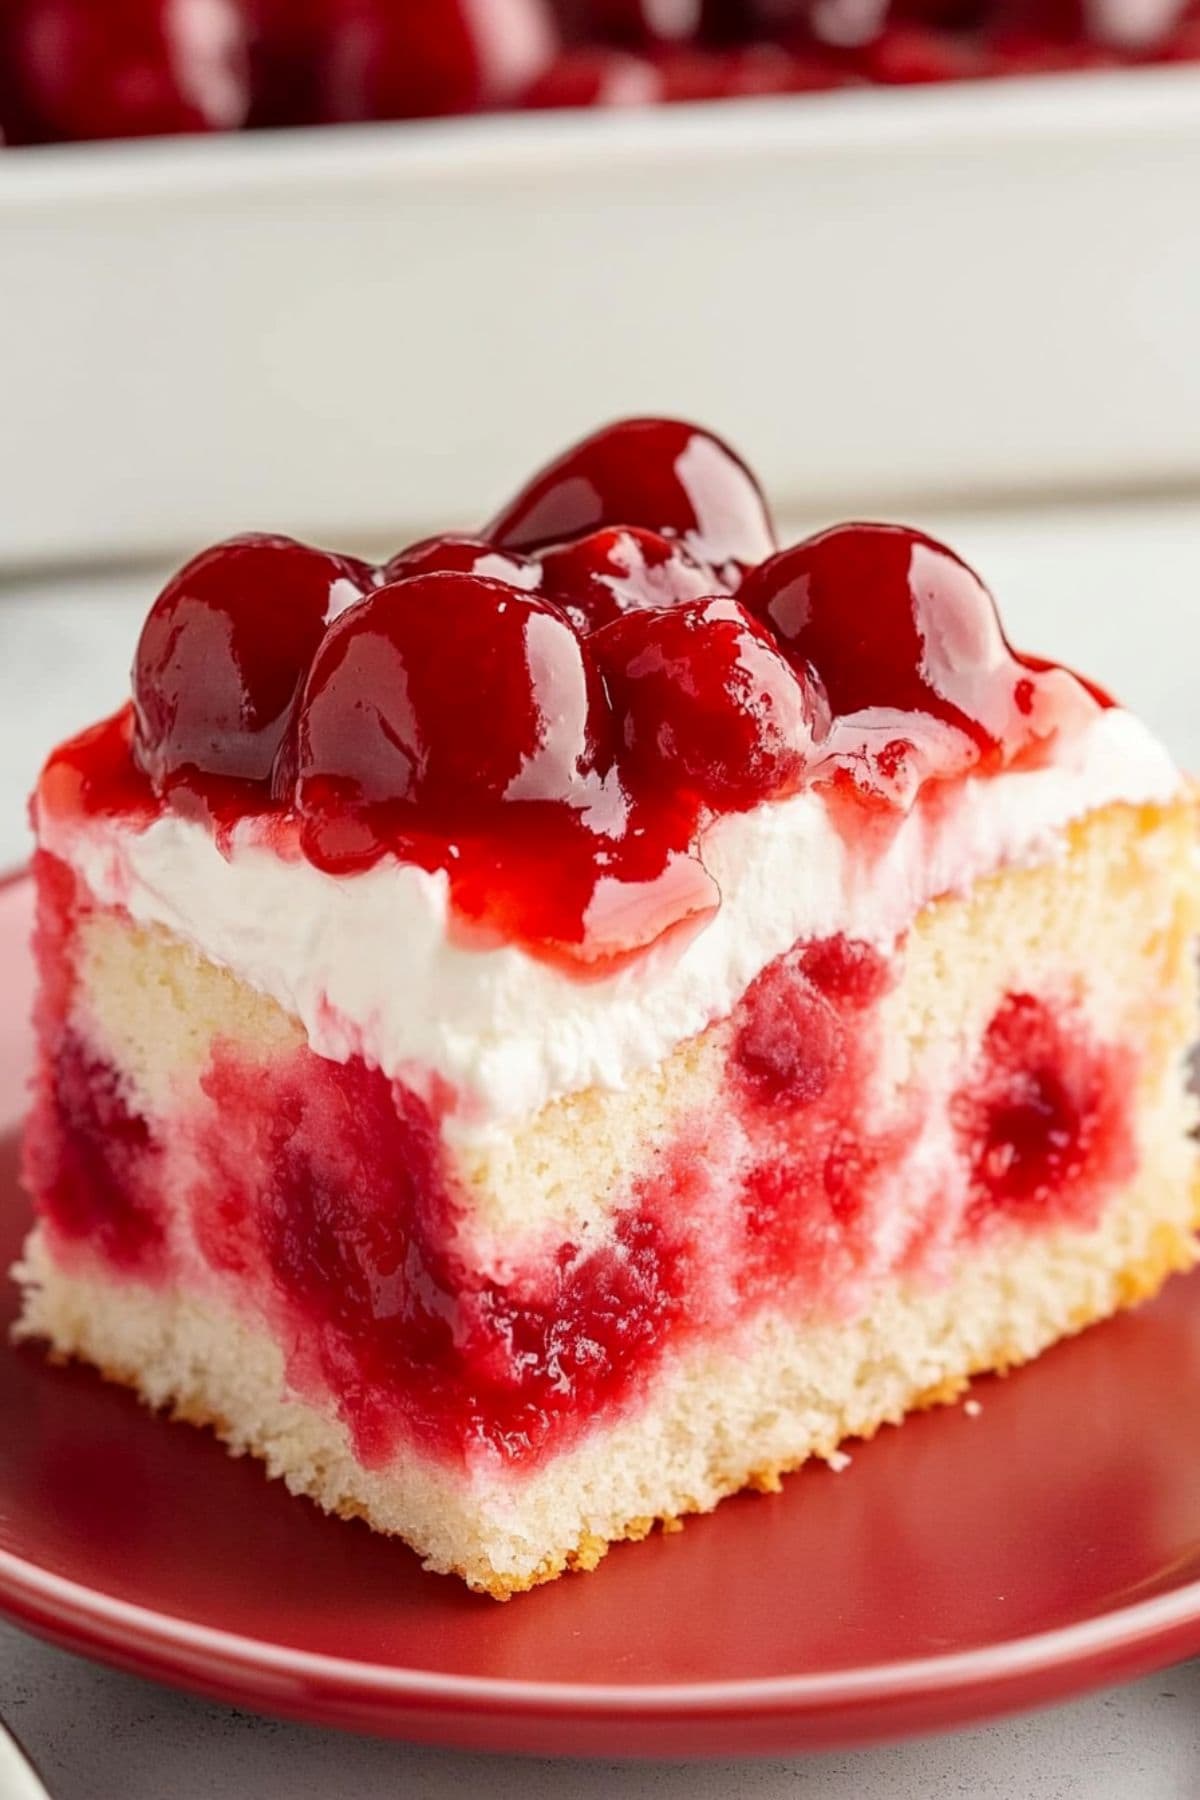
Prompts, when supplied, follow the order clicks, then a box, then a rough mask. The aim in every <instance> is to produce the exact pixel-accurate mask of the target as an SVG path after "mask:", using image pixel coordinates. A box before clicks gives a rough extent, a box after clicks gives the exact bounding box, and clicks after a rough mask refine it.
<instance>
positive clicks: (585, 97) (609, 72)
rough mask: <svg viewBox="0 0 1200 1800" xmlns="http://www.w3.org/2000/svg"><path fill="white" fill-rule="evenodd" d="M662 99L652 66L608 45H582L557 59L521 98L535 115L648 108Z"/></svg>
mask: <svg viewBox="0 0 1200 1800" xmlns="http://www.w3.org/2000/svg"><path fill="white" fill-rule="evenodd" d="M662 97H663V84H662V77H661V76H660V74H659V72H658V70H657V69H656V68H655V66H654V64H653V63H652V62H650V61H649V60H648V59H647V58H646V57H644V56H637V55H635V54H634V53H633V52H632V51H629V50H620V49H616V48H614V47H613V46H612V45H609V44H581V45H580V46H579V47H578V48H576V49H572V50H565V51H564V52H563V54H562V55H561V56H556V57H555V59H554V61H553V62H552V63H551V64H550V66H549V68H547V69H544V70H543V71H542V73H541V74H540V75H539V76H538V77H537V78H536V80H534V81H532V82H531V83H530V85H529V86H528V87H527V88H526V89H525V92H524V93H523V94H522V95H521V105H522V106H524V107H528V108H530V109H532V110H534V111H538V110H542V109H545V110H549V109H551V108H554V107H568V106H651V105H653V104H654V102H655V101H657V100H661V99H662Z"/></svg>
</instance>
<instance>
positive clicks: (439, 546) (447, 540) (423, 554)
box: [380, 532, 541, 589]
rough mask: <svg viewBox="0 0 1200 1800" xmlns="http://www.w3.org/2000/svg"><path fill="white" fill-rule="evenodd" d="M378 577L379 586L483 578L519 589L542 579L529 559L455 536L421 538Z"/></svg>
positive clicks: (450, 533)
mask: <svg viewBox="0 0 1200 1800" xmlns="http://www.w3.org/2000/svg"><path fill="white" fill-rule="evenodd" d="M380 573H381V577H382V579H381V581H380V586H390V585H391V583H392V582H394V581H405V580H407V578H408V577H409V576H410V575H482V576H484V577H486V578H487V579H488V580H490V581H506V582H507V583H508V585H509V586H510V587H515V588H522V589H530V588H536V587H537V586H538V583H539V581H540V579H541V572H540V570H539V568H538V565H537V564H536V563H535V562H533V561H532V560H531V559H530V558H529V557H527V556H518V555H517V554H516V552H515V551H504V550H497V548H496V546H495V545H494V544H489V543H487V542H486V541H485V540H484V539H483V538H477V537H466V536H463V535H459V534H458V533H454V532H446V533H444V534H443V535H441V536H439V537H428V538H422V539H421V540H420V542H419V543H416V544H409V545H408V546H407V548H406V549H404V550H398V551H397V552H396V554H395V556H393V558H392V560H391V562H389V563H386V564H385V565H384V567H383V569H382V570H381V571H380Z"/></svg>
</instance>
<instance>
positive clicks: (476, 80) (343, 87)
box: [313, 0, 558, 120]
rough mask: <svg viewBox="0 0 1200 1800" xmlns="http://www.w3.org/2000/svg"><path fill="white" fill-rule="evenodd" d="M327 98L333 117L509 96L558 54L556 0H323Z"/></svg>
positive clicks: (433, 108)
mask: <svg viewBox="0 0 1200 1800" xmlns="http://www.w3.org/2000/svg"><path fill="white" fill-rule="evenodd" d="M315 3H316V6H317V13H318V16H317V18H316V20H315V24H314V32H313V46H314V55H315V57H316V59H317V63H318V66H319V70H320V75H319V95H318V107H319V110H320V116H321V117H322V118H325V119H330V120H354V119H407V118H427V117H431V116H433V115H435V114H439V113H464V112H476V111H478V110H479V109H480V108H481V107H491V106H503V105H505V104H507V103H508V102H510V101H512V100H513V99H515V98H516V96H517V95H518V94H519V93H520V92H521V91H522V90H523V89H524V88H526V87H528V85H529V84H530V82H532V81H533V80H534V79H535V78H536V77H537V76H538V75H539V74H540V73H541V71H542V70H543V69H544V68H546V67H547V66H548V64H549V63H550V62H551V60H552V59H553V56H554V53H555V50H556V48H557V41H558V40H557V33H556V31H555V28H554V22H553V18H552V15H551V13H550V10H549V7H548V5H547V0H315Z"/></svg>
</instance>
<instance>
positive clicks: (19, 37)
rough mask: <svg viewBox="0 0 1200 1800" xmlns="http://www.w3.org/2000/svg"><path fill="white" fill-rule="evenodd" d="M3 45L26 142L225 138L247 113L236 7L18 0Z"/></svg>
mask: <svg viewBox="0 0 1200 1800" xmlns="http://www.w3.org/2000/svg"><path fill="white" fill-rule="evenodd" d="M7 44H8V56H9V59H10V61H11V64H12V68H11V80H12V83H13V86H14V87H15V89H16V93H17V99H18V104H19V107H20V111H21V113H22V115H23V117H24V118H25V119H26V120H27V122H28V127H29V133H30V135H32V136H39V137H49V138H68V139H72V138H76V139H83V138H116V137H150V136H157V135H160V134H168V133H174V132H188V131H228V130H232V129H233V128H234V127H236V126H239V125H242V124H244V123H245V120H246V118H247V115H248V113H249V110H250V57H249V33H248V29H247V24H246V16H245V13H244V11H243V9H242V7H241V6H240V5H239V4H238V0H105V4H103V5H99V4H97V0H17V5H16V7H15V10H14V12H13V14H12V17H11V19H10V21H9V22H8V34H7Z"/></svg>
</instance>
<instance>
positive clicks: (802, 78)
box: [656, 44, 852, 101]
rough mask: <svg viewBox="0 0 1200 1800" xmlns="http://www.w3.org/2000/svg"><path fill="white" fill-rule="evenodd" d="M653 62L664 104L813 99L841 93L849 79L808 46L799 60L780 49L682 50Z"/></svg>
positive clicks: (775, 46) (828, 58) (665, 53)
mask: <svg viewBox="0 0 1200 1800" xmlns="http://www.w3.org/2000/svg"><path fill="white" fill-rule="evenodd" d="M656 60H657V65H658V70H659V74H660V76H661V78H662V83H663V89H664V96H663V97H664V99H666V100H667V101H688V100H738V99H748V98H751V97H753V96H754V95H763V94H797V93H814V92H819V91H821V90H823V89H825V88H834V87H844V86H845V85H846V83H847V82H848V81H849V80H850V79H852V77H851V76H850V75H849V73H848V72H847V70H846V69H845V68H844V67H843V66H842V65H841V64H839V63H838V62H836V61H835V60H834V59H833V58H832V56H828V55H823V54H822V53H821V51H820V49H819V48H813V47H811V46H810V47H809V49H808V52H807V53H806V54H805V55H803V56H801V55H797V54H795V53H794V52H793V51H791V50H786V49H784V48H783V47H782V46H781V45H779V44H742V45H732V46H729V47H727V48H725V49H720V50H707V49H702V48H692V47H687V48H677V49H670V50H665V51H662V52H660V53H659V56H658V57H657V59H656Z"/></svg>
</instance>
